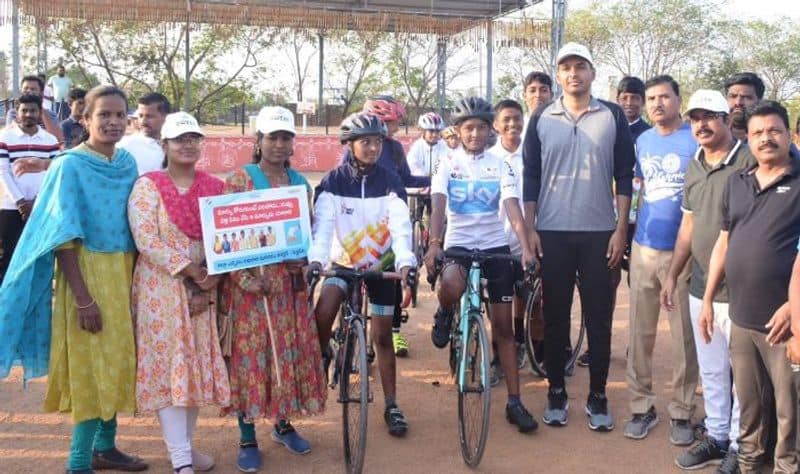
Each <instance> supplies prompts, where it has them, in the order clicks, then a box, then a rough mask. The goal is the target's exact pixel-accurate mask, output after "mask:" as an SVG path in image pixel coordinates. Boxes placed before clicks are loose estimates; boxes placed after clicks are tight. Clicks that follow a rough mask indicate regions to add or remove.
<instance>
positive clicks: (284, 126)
mask: <svg viewBox="0 0 800 474" xmlns="http://www.w3.org/2000/svg"><path fill="white" fill-rule="evenodd" d="M256 129H257V130H258V131H259V132H261V133H263V134H265V135H269V134H270V133H273V132H289V133H291V134H292V135H297V132H295V130H294V115H292V112H291V111H289V110H288V109H285V108H283V107H264V108H262V109H261V111H259V112H258V117H256Z"/></svg>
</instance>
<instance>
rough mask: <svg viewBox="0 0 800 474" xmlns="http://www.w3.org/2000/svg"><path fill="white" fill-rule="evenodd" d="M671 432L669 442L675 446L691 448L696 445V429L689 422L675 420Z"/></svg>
mask: <svg viewBox="0 0 800 474" xmlns="http://www.w3.org/2000/svg"><path fill="white" fill-rule="evenodd" d="M670 424H671V428H670V430H669V442H670V443H672V444H674V445H675V446H689V445H690V444H692V443H694V428H692V423H691V422H690V421H689V420H676V419H673V420H672V422H671V423H670Z"/></svg>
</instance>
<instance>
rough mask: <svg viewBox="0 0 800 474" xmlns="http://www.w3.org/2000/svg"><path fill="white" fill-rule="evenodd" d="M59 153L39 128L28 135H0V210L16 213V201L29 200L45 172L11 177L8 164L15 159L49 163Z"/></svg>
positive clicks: (8, 131) (14, 131)
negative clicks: (36, 159) (13, 210)
mask: <svg viewBox="0 0 800 474" xmlns="http://www.w3.org/2000/svg"><path fill="white" fill-rule="evenodd" d="M60 152H61V147H60V146H59V143H58V140H57V139H56V137H54V136H53V135H51V134H50V133H48V132H46V131H45V130H44V129H43V128H42V127H39V128H38V129H37V131H36V133H35V134H33V135H28V134H27V133H25V132H23V131H22V129H20V128H19V127H10V128H7V129H5V130H3V131H2V132H0V209H17V201H19V200H20V199H26V200H31V199H34V198H35V197H36V195H37V194H38V193H39V187H40V186H41V184H42V180H43V179H44V174H45V172H44V171H42V172H39V173H26V174H23V175H22V176H14V171H13V169H12V166H11V164H12V163H13V162H14V161H16V160H17V159H18V158H28V157H34V158H41V159H47V160H49V159H52V158H54V157H55V156H56V155H58V154H59V153H60Z"/></svg>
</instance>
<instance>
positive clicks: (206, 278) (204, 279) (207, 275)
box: [197, 271, 211, 283]
mask: <svg viewBox="0 0 800 474" xmlns="http://www.w3.org/2000/svg"><path fill="white" fill-rule="evenodd" d="M209 276H211V275H209V274H208V271H206V277H205V278H203V279H202V280H200V281H198V282H197V283H205V282H206V280H208V277H209Z"/></svg>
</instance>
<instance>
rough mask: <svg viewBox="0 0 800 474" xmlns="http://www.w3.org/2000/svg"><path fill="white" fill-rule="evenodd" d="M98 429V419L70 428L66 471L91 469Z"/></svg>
mask: <svg viewBox="0 0 800 474" xmlns="http://www.w3.org/2000/svg"><path fill="white" fill-rule="evenodd" d="M99 427H100V418H92V419H91V420H86V421H82V422H80V423H78V424H76V425H75V426H73V427H72V439H71V440H70V443H69V460H68V461H67V469H70V470H73V471H80V470H84V469H85V470H88V469H91V467H92V447H93V445H94V438H95V435H96V434H97V431H98V429H99Z"/></svg>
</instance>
